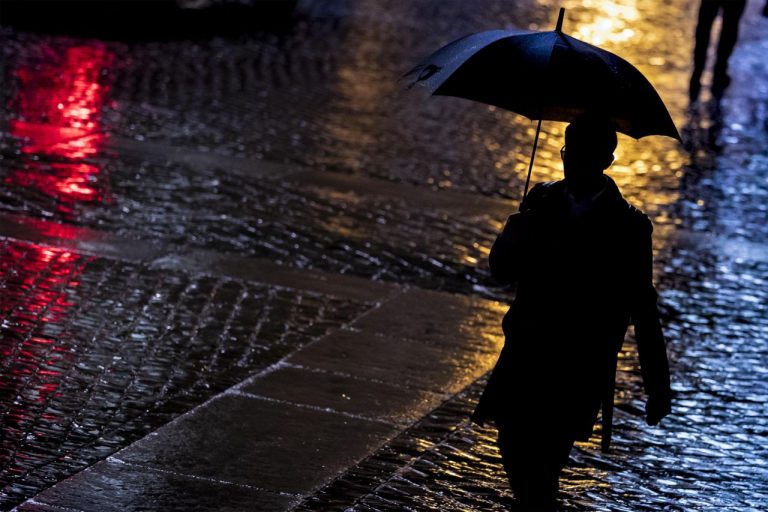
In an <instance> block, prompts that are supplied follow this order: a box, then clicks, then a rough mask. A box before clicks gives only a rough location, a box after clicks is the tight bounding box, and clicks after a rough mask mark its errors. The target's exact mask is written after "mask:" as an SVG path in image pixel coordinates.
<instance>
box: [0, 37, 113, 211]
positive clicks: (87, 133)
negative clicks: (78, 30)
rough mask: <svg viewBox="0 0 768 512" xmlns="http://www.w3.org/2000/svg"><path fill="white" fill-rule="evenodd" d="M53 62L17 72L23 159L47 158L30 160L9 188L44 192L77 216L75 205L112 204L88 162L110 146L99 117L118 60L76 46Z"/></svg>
mask: <svg viewBox="0 0 768 512" xmlns="http://www.w3.org/2000/svg"><path fill="white" fill-rule="evenodd" d="M51 60H52V61H53V62H52V63H47V64H46V65H38V66H34V67H25V68H20V69H17V70H16V77H17V79H18V81H19V84H20V87H19V92H18V94H17V97H16V98H15V99H14V102H13V103H14V105H15V106H16V107H17V109H18V117H17V119H14V120H12V121H11V123H10V130H11V134H12V135H13V136H15V137H17V138H19V139H22V140H23V144H22V147H21V151H22V152H23V153H25V154H29V155H36V156H38V157H39V156H41V155H42V156H44V157H46V158H43V159H40V160H35V161H32V160H28V161H27V165H25V167H24V168H23V169H18V170H16V171H15V172H13V174H11V175H10V176H8V177H7V178H5V182H6V183H7V184H10V185H16V186H21V187H29V188H34V189H36V190H38V191H40V192H43V193H44V194H46V195H48V196H50V197H53V198H55V199H56V200H57V203H58V204H57V209H58V210H59V211H60V212H62V213H72V211H73V210H72V206H73V205H74V204H75V203H78V202H92V201H106V200H108V194H106V193H104V189H105V183H104V179H103V177H102V176H100V175H101V174H102V172H101V169H100V168H99V167H98V166H97V165H94V164H93V163H92V162H85V161H84V159H87V158H90V157H94V156H96V155H98V154H99V153H100V151H101V149H102V148H103V146H104V143H105V142H106V134H105V133H104V131H103V127H102V126H101V124H100V116H101V110H102V108H103V107H104V105H105V103H106V98H107V93H108V92H109V86H108V85H107V84H105V83H104V81H103V79H102V72H103V71H104V70H108V69H110V67H111V66H112V64H113V62H114V54H112V53H111V52H109V51H108V50H107V49H106V48H105V47H104V46H103V45H90V46H74V47H70V48H67V49H65V50H63V53H62V55H61V58H60V59H56V60H54V59H51Z"/></svg>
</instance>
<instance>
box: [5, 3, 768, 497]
mask: <svg viewBox="0 0 768 512" xmlns="http://www.w3.org/2000/svg"><path fill="white" fill-rule="evenodd" d="M758 3H759V2H756V1H750V2H749V6H748V9H747V12H746V14H745V16H744V19H743V22H742V32H741V38H740V42H739V45H738V47H737V50H736V52H735V53H734V55H733V58H732V62H731V75H732V77H733V84H732V85H731V87H730V89H729V90H728V91H727V94H726V96H725V98H724V100H723V102H722V105H721V107H720V108H719V109H715V108H714V107H713V106H712V104H711V102H709V101H708V96H707V92H706V89H705V92H704V96H703V98H702V99H703V102H702V104H701V105H697V106H695V107H694V108H691V109H687V94H686V92H687V91H686V89H687V83H688V80H687V79H688V73H689V70H690V64H689V56H690V54H691V51H692V47H691V45H692V36H693V28H694V16H695V8H696V5H697V3H696V2H694V1H684V2H675V3H666V2H658V1H654V0H636V1H635V0H616V1H604V2H592V3H577V2H573V3H569V2H566V3H565V4H564V6H565V7H566V8H567V9H568V11H567V18H566V24H565V30H566V31H567V32H569V33H571V34H573V35H574V36H576V37H580V38H582V39H585V40H587V41H590V42H593V43H595V44H599V45H602V46H604V47H606V48H608V49H612V50H615V51H617V52H618V53H620V54H621V55H623V56H625V57H626V58H628V59H629V60H630V61H632V62H633V63H635V64H636V65H637V66H638V67H639V68H640V69H641V70H642V71H643V72H644V73H646V75H647V76H648V77H649V78H650V80H651V81H652V83H654V85H656V87H657V88H658V89H659V92H660V94H661V96H662V98H663V99H664V100H665V102H666V103H667V105H668V107H669V110H670V112H671V114H672V116H673V118H674V119H675V121H676V123H677V125H678V127H680V128H681V133H682V134H683V137H684V139H685V142H686V144H685V145H683V146H680V145H678V144H677V143H675V142H673V141H671V140H665V139H662V138H658V137H652V138H649V139H644V140H642V141H634V140H631V139H629V138H627V137H621V139H620V147H619V149H618V150H617V152H616V157H617V161H616V163H615V164H614V166H613V167H612V168H611V170H610V172H609V174H610V175H611V176H612V177H613V178H614V179H615V180H616V181H617V183H618V184H619V186H620V188H621V189H622V192H623V193H624V194H625V196H627V198H628V199H629V200H630V201H631V202H633V203H634V204H636V205H637V206H639V207H641V208H643V209H644V210H645V211H647V212H648V213H649V215H650V216H651V218H652V219H653V220H654V223H655V226H656V231H655V241H654V242H655V251H656V276H657V282H658V287H659V291H660V294H661V307H662V311H663V313H664V325H665V330H666V334H667V336H668V338H669V350H670V355H671V358H672V361H673V371H674V382H675V384H674V388H675V390H676V391H677V393H678V403H677V410H676V416H674V417H670V418H669V419H668V420H665V425H664V428H661V429H649V428H647V427H645V426H644V425H642V418H641V417H640V414H639V412H638V411H640V410H642V402H641V399H642V393H641V392H640V387H639V383H638V375H637V374H636V372H635V371H634V369H633V368H634V366H632V364H630V363H631V362H632V361H633V357H634V356H633V352H632V350H631V342H630V343H628V345H627V349H626V351H625V359H624V360H625V361H626V362H627V364H626V365H625V367H623V368H622V372H621V379H620V386H619V388H620V391H619V395H618V398H617V400H618V404H617V407H618V409H619V411H618V413H617V419H616V420H617V423H618V425H617V433H616V436H615V437H616V440H615V443H616V446H615V449H614V453H613V454H610V455H607V456H605V455H601V454H598V453H597V451H596V450H595V444H594V443H588V444H587V445H584V446H581V447H579V449H578V450H577V451H576V452H575V453H574V456H573V459H574V466H573V468H572V469H571V470H569V471H568V473H567V474H566V477H565V479H564V482H563V488H564V491H565V496H564V497H565V503H566V505H567V506H568V507H570V508H571V509H573V510H651V509H664V507H666V508H667V509H669V510H751V509H754V510H760V509H764V508H765V507H766V506H768V497H767V496H766V494H765V492H764V491H762V487H764V485H763V484H764V482H765V480H766V476H767V475H766V471H768V469H767V466H766V465H767V464H768V462H767V461H766V459H767V455H768V454H767V453H766V448H765V442H764V439H765V433H766V427H767V426H766V420H765V418H766V411H765V403H766V399H767V398H768V397H767V396H766V395H767V394H768V389H766V384H765V373H766V368H768V363H767V361H766V348H765V341H766V339H768V336H767V335H768V324H766V321H767V319H768V312H767V311H766V309H768V306H767V304H768V297H766V293H765V289H766V286H765V283H766V281H767V280H768V266H766V265H767V260H768V256H767V254H768V227H767V226H768V223H767V222H766V219H768V206H767V205H768V151H767V150H766V148H768V132H767V129H768V99H767V98H768V66H766V62H765V59H764V55H765V53H766V51H768V38H766V37H765V33H766V30H765V29H766V25H767V24H768V20H766V19H763V18H761V17H760V16H759V15H758V10H759V7H761V6H760V5H758ZM556 7H559V4H558V5H555V4H552V3H550V2H543V1H542V2H533V1H526V2H520V3H519V5H518V4H516V5H515V6H514V8H510V6H509V5H508V3H506V2H501V1H491V0H484V1H481V2H471V3H468V2H448V1H425V2H418V3H401V2H395V1H394V0H392V1H384V2H366V1H330V0H327V1H326V0H323V1H319V0H318V1H307V2H301V3H300V4H299V7H298V8H297V18H296V19H295V20H294V23H293V24H292V25H291V26H290V27H289V28H287V29H284V30H281V31H279V32H273V33H270V32H259V33H254V34H252V35H247V36H240V37H237V38H208V39H195V40H188V41H185V40H182V41H166V42H131V43H126V42H110V41H96V40H92V39H79V38H76V37H67V36H46V35H38V34H32V33H25V32H20V31H16V30H13V29H11V28H8V27H4V28H2V29H0V31H1V32H0V35H1V36H2V40H3V45H2V50H1V51H2V59H3V65H2V68H1V71H0V72H2V81H3V84H4V86H3V88H2V91H1V92H0V94H2V102H0V156H1V157H2V159H1V160H0V162H1V164H0V178H2V180H3V187H2V190H1V192H0V211H2V212H3V213H4V214H6V216H7V219H17V220H18V221H19V224H18V226H19V227H15V228H13V229H11V228H10V227H9V226H11V224H12V223H8V222H7V223H6V227H4V228H3V229H4V231H3V236H4V237H10V238H6V239H5V241H4V242H3V245H2V249H0V280H1V281H2V283H3V290H4V292H5V293H4V296H3V299H2V303H3V306H2V310H1V311H2V315H3V324H2V327H0V328H1V329H2V330H3V337H2V341H0V344H1V345H0V346H2V351H3V360H2V362H1V363H0V365H2V375H3V380H2V393H0V414H2V418H3V420H2V425H3V435H2V451H0V467H1V468H2V469H0V471H1V473H0V482H1V483H2V486H3V488H2V491H0V492H1V494H0V503H2V505H3V506H5V505H9V506H10V505H13V504H15V503H19V502H20V501H21V500H23V499H24V498H27V497H31V496H33V495H34V494H36V493H37V492H38V491H40V490H42V489H44V488H46V487H48V486H50V485H52V484H54V483H56V482H58V481H60V480H62V479H63V478H65V477H67V476H69V475H72V474H74V473H76V472H77V471H79V470H80V469H82V468H84V467H88V466H91V465H93V464H94V463H95V462H97V461H99V460H103V459H104V458H105V457H107V456H108V455H110V454H112V453H114V452H115V451H117V450H118V449H120V448H123V447H125V446H128V445H129V444H130V443H131V442H133V441H134V440H136V439H139V438H141V437H142V436H144V435H146V434H147V433H149V432H152V431H154V430H155V429H156V428H158V427H160V426H161V425H164V424H166V423H168V421H170V420H171V419H173V418H176V417H178V416H179V415H180V414H181V413H183V412H185V411H188V410H189V409H191V408H193V407H194V406H196V405H198V404H201V403H204V402H205V401H206V400H208V399H209V398H211V397H214V396H217V395H218V393H220V392H222V391H224V390H226V389H227V388H229V387H230V386H232V385H234V384H237V383H239V382H241V381H243V380H244V379H246V378H247V377H249V376H252V375H254V374H256V373H258V372H260V371H262V370H264V369H265V368H267V367H269V365H271V364H272V363H274V362H276V361H278V360H280V359H282V358H283V357H284V356H286V355H288V354H289V353H292V352H294V351H296V350H298V349H300V348H301V347H305V346H309V345H310V344H311V343H312V342H314V341H316V340H318V339H321V338H323V336H324V335H326V334H328V333H329V332H332V331H333V330H334V329H336V328H338V327H340V326H343V325H346V324H348V323H349V322H352V321H353V320H354V319H356V318H358V317H360V315H362V314H363V313H364V312H365V311H369V310H370V309H371V308H374V307H376V306H377V305H378V301H379V299H377V298H375V297H374V298H372V297H366V296H365V294H364V293H362V292H360V293H358V292H355V294H351V295H350V293H351V290H360V289H361V288H359V281H354V279H353V278H354V277H360V278H364V279H370V280H374V281H385V282H389V283H396V284H397V285H400V286H406V287H407V286H415V287H419V288H428V289H432V290H436V291H440V292H455V293H459V294H464V295H468V296H474V297H484V298H490V299H503V298H505V297H508V296H509V292H508V291H506V290H500V289H498V288H495V287H493V283H492V282H491V281H490V279H489V276H488V272H487V268H486V265H485V263H484V261H485V258H486V256H487V252H488V249H489V247H490V244H491V243H492V241H493V239H494V236H495V233H496V232H497V231H498V230H499V229H500V227H501V225H502V222H503V220H504V219H505V217H506V214H507V213H508V212H511V211H514V209H515V206H516V204H517V201H518V200H519V195H520V191H521V189H522V180H523V179H524V173H525V171H526V170H527V162H528V155H529V148H530V143H531V141H532V137H533V131H534V128H535V126H534V125H533V123H531V122H529V121H527V120H525V119H523V118H521V117H519V116H516V115H515V114H512V113H509V112H504V111H501V110H499V109H494V108H491V107H487V106H483V105H478V104H473V103H470V102H466V101H462V100H457V99H451V98H432V99H427V98H425V97H424V96H423V95H422V96H420V95H419V94H418V91H409V92H408V93H405V92H403V91H402V84H401V83H398V82H397V80H396V78H397V77H398V76H399V75H400V74H402V72H404V71H405V70H407V69H408V68H409V66H411V65H412V64H413V63H414V62H417V61H418V60H419V59H420V58H421V57H423V56H424V55H426V54H428V53H430V51H432V50H433V49H435V48H436V47H438V46H439V45H441V44H444V43H446V42H448V41H450V40H452V39H455V38H456V37H458V36H460V35H463V34H465V33H467V32H471V31H477V30H482V29H486V28H495V27H498V26H517V27H527V28H532V29H548V28H549V27H551V26H553V21H554V16H555V14H556V11H557V9H556ZM707 80H708V75H706V74H705V82H706V81H707ZM563 128H564V125H562V124H559V123H545V124H544V127H543V132H542V140H541V142H540V149H539V151H538V153H537V160H536V163H537V165H536V169H535V171H534V172H535V176H534V181H542V180H546V179H556V178H558V177H559V175H560V173H561V170H562V167H561V164H560V162H559V154H558V149H559V147H560V145H561V144H562V142H561V139H562V132H563ZM41 226H42V227H41ZM41 233H42V234H41ZM118 241H119V243H118ZM132 241H136V242H135V243H133V242H132ZM158 247H161V248H163V249H162V250H159V249H158ZM129 253H130V257H128V254H129ZM200 255H203V256H200ZM198 256H200V257H198ZM250 261H269V262H270V264H271V265H274V264H277V265H278V267H260V268H262V270H257V269H250V270H248V268H247V267H248V265H249V263H248V262H250ZM201 262H202V263H201ZM212 262H217V263H215V264H214V263H212ZM259 265H261V263H259V264H255V263H254V264H252V266H253V267H259ZM264 268H269V269H270V270H268V271H265V270H263V269H264ZM280 268H286V269H293V270H295V271H296V272H299V273H300V274H298V275H300V276H307V277H306V280H307V283H309V282H314V283H319V282H323V280H329V279H330V280H332V279H333V278H328V277H327V276H337V275H344V276H350V278H351V279H353V281H350V283H354V284H350V286H349V288H348V289H347V292H349V293H346V294H345V292H343V291H339V290H340V289H339V290H337V291H338V295H334V294H329V293H328V292H327V289H325V288H323V287H322V286H320V287H319V288H318V287H315V288H313V287H312V286H309V285H307V284H304V285H297V284H296V282H297V281H301V280H302V279H303V278H301V277H299V278H296V279H294V280H292V281H290V282H288V281H280V280H279V279H277V277H279V273H280V272H281V271H280V270H279V269H280ZM276 269H277V270H276ZM293 270H292V271H293ZM301 272H307V274H301ZM317 272H320V273H323V272H324V273H326V274H317ZM317 276H321V277H317ZM310 277H312V279H315V281H312V280H311V279H310ZM339 279H341V278H339ZM286 283H287V284H286ZM313 286H314V285H313ZM361 293H362V294H361ZM467 314H469V313H467ZM488 318H490V317H488ZM478 337H479V334H478ZM481 352H482V351H481ZM486 357H487V356H486V355H482V354H478V355H477V361H478V362H477V364H478V365H482V364H485V363H481V362H480V361H481V360H483V358H486ZM379 377H381V376H380V375H379ZM480 387H481V383H477V384H475V385H473V386H471V387H470V388H469V389H468V390H467V391H466V393H465V394H463V395H459V396H457V398H455V399H453V400H449V401H448V402H446V404H445V405H444V406H442V407H441V408H438V409H437V410H436V411H435V413H434V414H433V415H432V416H428V417H426V418H425V419H424V420H423V421H421V422H417V423H416V424H415V425H413V427H412V429H411V430H408V431H406V432H405V433H404V434H402V435H400V436H397V437H395V438H394V439H393V440H392V441H391V442H389V443H388V444H386V445H385V446H384V447H382V448H381V449H380V450H379V451H375V453H373V455H372V456H371V457H370V458H369V459H366V460H365V461H363V462H362V463H361V464H360V465H359V466H355V467H353V468H352V469H350V470H349V471H348V472H347V473H345V474H343V475H342V476H341V477H340V479H339V480H338V481H336V482H334V483H331V484H329V486H328V487H326V488H325V489H323V490H322V491H321V492H319V494H318V495H317V496H315V497H313V498H309V499H307V500H306V501H305V502H304V503H303V504H302V505H300V506H299V508H301V509H305V508H307V509H316V510H325V509H327V508H330V507H331V506H333V507H348V506H352V507H354V508H356V509H360V510H369V509H378V510H387V509H392V510H395V509H396V510H401V509H404V508H411V509H428V508H441V509H442V508H445V509H449V510H459V509H461V510H465V509H478V510H485V509H489V510H492V509H501V508H502V507H503V506H504V503H505V500H507V499H508V498H509V493H508V491H506V490H505V485H504V482H503V475H502V473H501V471H500V467H499V466H498V464H497V462H498V456H497V455H496V452H495V449H494V447H493V431H492V429H477V428H474V427H469V426H466V425H463V424H462V422H463V421H464V420H463V418H464V416H465V414H466V412H467V411H468V410H469V408H470V407H471V403H472V399H473V397H474V396H476V394H477V391H478V390H479V389H480ZM433 391H439V390H433ZM105 404H106V405H105ZM385 437H386V436H385ZM382 439H384V438H382ZM382 442H383V441H382ZM109 468H110V469H109V471H113V470H115V469H114V465H112V466H109ZM115 471H117V470H115ZM118 473H119V471H118ZM174 478H176V477H174ZM179 485H181V484H179ZM225 494H226V493H225ZM301 496H304V497H306V493H303V494H301ZM295 497H296V496H294V498H295ZM277 501H279V502H281V503H282V501H281V500H277ZM289 501H290V500H289ZM30 506H32V505H30ZM70 506H75V505H72V504H71V505H70ZM82 506H83V507H85V506H84V505H82ZM179 506H180V507H181V505H179ZM622 507H623V508H622ZM182 508H183V507H182Z"/></svg>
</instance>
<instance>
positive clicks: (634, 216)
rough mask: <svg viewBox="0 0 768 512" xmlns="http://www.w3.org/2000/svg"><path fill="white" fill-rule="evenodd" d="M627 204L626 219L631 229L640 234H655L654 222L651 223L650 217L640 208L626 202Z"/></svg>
mask: <svg viewBox="0 0 768 512" xmlns="http://www.w3.org/2000/svg"><path fill="white" fill-rule="evenodd" d="M625 203H626V209H625V214H626V215H625V217H626V219H627V221H628V223H629V224H630V226H631V228H632V229H633V230H634V231H636V232H638V233H643V234H651V233H653V222H651V219H650V217H648V215H646V214H645V212H643V211H642V210H641V209H640V208H637V207H636V206H634V205H632V204H630V203H629V202H628V201H625Z"/></svg>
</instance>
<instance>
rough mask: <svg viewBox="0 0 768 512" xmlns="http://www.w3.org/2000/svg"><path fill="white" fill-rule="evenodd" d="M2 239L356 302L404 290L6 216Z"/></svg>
mask: <svg viewBox="0 0 768 512" xmlns="http://www.w3.org/2000/svg"><path fill="white" fill-rule="evenodd" d="M0 237H4V238H12V239H17V240H24V241H29V242H34V243H40V244H46V245H49V246H51V247H56V248H66V249H72V250H74V251H77V252H78V253H81V254H87V255H93V256H98V257H108V258H113V259H119V260H127V261H136V262H149V263H150V267H151V268H153V269H164V270H178V271H184V272H197V273H205V274H210V275H216V276H226V277H231V278H233V279H244V280H248V281H253V282H263V283H268V284H270V285H274V286H283V287H286V288H292V289H297V290H306V291H310V292H314V293H322V294H326V295H331V296H334V297H344V298H347V299H350V300H360V301H377V300H381V299H383V298H385V297H386V296H388V295H390V294H392V293H396V292H397V290H399V289H400V288H399V286H397V285H394V284H389V283H384V282H380V281H370V280H366V279H361V278H359V277H355V276H347V275H338V274H333V273H329V272H323V271H320V270H310V269H301V270H299V269H294V268H290V267H286V266H284V265H279V264H276V263H274V262H273V261H270V260H267V259H265V258H254V257H244V256H241V255H238V254H234V253H222V252H218V251H211V250H204V249H190V248H186V247H180V246H177V245H174V244H172V243H168V242H163V241H161V240H137V239H131V238H126V237H121V236H118V235H113V234H110V233H105V232H103V231H99V230H94V229H89V228H84V227H76V226H71V225H66V224H59V223H57V222H52V221H45V220H39V219H35V218H30V217H25V216H21V215H8V214H2V213H0Z"/></svg>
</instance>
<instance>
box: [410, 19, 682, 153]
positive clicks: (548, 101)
mask: <svg viewBox="0 0 768 512" xmlns="http://www.w3.org/2000/svg"><path fill="white" fill-rule="evenodd" d="M561 23H562V13H561V18H560V20H559V21H558V29H556V30H554V31H551V32H532V33H524V32H519V31H510V30H491V31H488V32H480V33H477V34H472V35H469V36H466V37H463V38H461V39H458V40H456V41H454V42H452V43H450V44H448V45H446V46H444V47H443V48H441V49H439V50H438V51H436V52H435V53H433V54H432V55H431V56H430V57H428V58H427V59H426V60H425V61H424V62H423V63H421V64H419V65H418V66H416V67H415V68H413V69H412V70H411V71H409V72H408V73H406V75H405V77H408V78H410V79H411V82H410V87H412V86H414V85H417V84H418V85H423V86H426V87H427V88H428V89H429V90H430V91H431V92H432V93H433V94H436V95H444V96H456V97H459V98H467V99H470V100H475V101H479V102H482V103H487V104H490V105H495V106H498V107H501V108H504V109H507V110H511V111H513V112H517V113H518V114H522V115H524V116H526V117H528V118H529V119H532V120H541V119H544V120H552V121H564V122H570V121H573V120H574V119H575V118H576V117H577V116H578V115H579V114H582V113H584V112H588V111H593V112H599V113H601V114H603V115H606V116H607V117H609V118H610V119H611V120H612V121H613V123H614V125H615V126H616V129H617V130H618V131H620V132H622V133H625V134H627V135H629V136H631V137H634V138H636V139H639V138H640V137H645V136H647V135H666V136H669V137H673V138H675V139H678V140H680V135H679V134H678V132H677V128H676V127H675V124H674V123H673V122H672V118H671V117H670V115H669V112H668V111H667V108H666V107H665V106H664V102H663V101H662V100H661V98H660V97H659V95H658V93H657V92H656V90H655V89H654V88H653V86H652V85H651V84H650V82H649V81H648V80H647V79H646V78H645V77H644V76H643V74H642V73H640V71H638V70H637V68H635V67H634V66H633V65H632V64H630V63H629V62H627V61H626V60H624V59H622V58H621V57H619V56H617V55H615V54H613V53H611V52H609V51H607V50H603V49H601V48H598V47H596V46H593V45H591V44H587V43H585V42H583V41H580V40H578V39H576V38H573V37H571V36H569V35H566V34H564V33H562V32H561V31H560V30H559V27H560V24H561Z"/></svg>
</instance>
